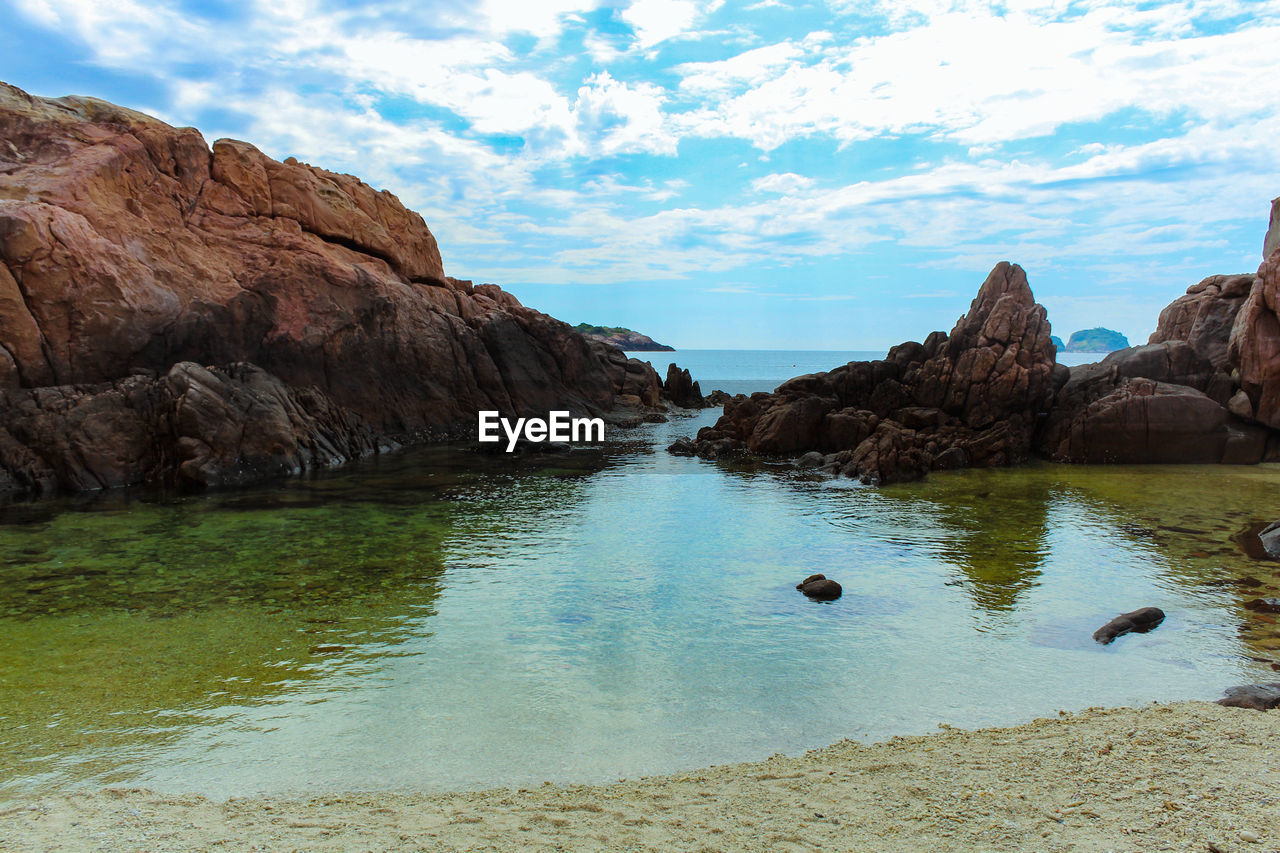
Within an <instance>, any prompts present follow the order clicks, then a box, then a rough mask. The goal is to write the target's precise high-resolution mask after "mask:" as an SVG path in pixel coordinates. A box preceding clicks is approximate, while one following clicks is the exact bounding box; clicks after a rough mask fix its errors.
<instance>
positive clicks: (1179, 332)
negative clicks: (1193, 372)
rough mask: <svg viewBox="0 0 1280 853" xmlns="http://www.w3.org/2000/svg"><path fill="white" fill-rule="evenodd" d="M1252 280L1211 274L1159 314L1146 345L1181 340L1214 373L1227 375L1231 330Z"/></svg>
mask: <svg viewBox="0 0 1280 853" xmlns="http://www.w3.org/2000/svg"><path fill="white" fill-rule="evenodd" d="M1256 279H1257V276H1256V275H1254V274H1252V273H1249V274H1245V275H1215V276H1210V277H1209V278H1206V279H1204V280H1203V281H1201V282H1199V283H1197V284H1193V285H1191V287H1189V288H1187V292H1186V294H1185V295H1184V296H1181V297H1179V298H1178V299H1175V300H1174V301H1173V302H1172V303H1170V304H1169V305H1168V307H1166V308H1165V309H1164V310H1163V311H1161V312H1160V320H1159V323H1158V324H1157V326H1156V330H1155V332H1153V333H1152V335H1151V338H1150V340H1149V341H1148V343H1152V344H1158V343H1164V342H1166V341H1185V342H1186V343H1187V344H1189V345H1190V346H1191V347H1192V348H1193V349H1194V350H1195V351H1196V353H1197V354H1198V355H1199V356H1200V357H1201V358H1203V359H1204V360H1205V361H1207V362H1209V363H1210V364H1211V365H1213V367H1214V369H1215V370H1224V371H1226V372H1230V359H1229V358H1228V352H1227V351H1228V344H1229V343H1230V339H1231V327H1232V326H1233V325H1235V321H1236V315H1237V314H1239V313H1240V307H1241V306H1242V305H1244V303H1245V300H1246V299H1248V297H1249V292H1250V291H1251V290H1252V289H1253V283H1254V281H1255V280H1256Z"/></svg>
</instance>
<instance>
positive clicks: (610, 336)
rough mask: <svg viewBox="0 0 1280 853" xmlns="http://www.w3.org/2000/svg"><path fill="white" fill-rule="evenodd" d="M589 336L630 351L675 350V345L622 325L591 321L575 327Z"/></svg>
mask: <svg viewBox="0 0 1280 853" xmlns="http://www.w3.org/2000/svg"><path fill="white" fill-rule="evenodd" d="M573 328H574V329H575V330H576V331H577V332H579V333H580V334H582V335H585V336H586V337H588V338H591V339H593V340H597V341H603V342H604V343H606V344H612V345H613V346H615V347H617V348H618V349H620V350H628V351H630V352H675V351H676V348H675V347H669V346H667V345H666V344H660V343H658V342H657V341H655V340H654V339H653V338H651V337H649V336H648V335H642V334H640V333H639V332H635V331H632V330H631V329H624V328H623V327H622V326H593V325H591V324H590V323H579V324H578V325H576V326H574V327H573Z"/></svg>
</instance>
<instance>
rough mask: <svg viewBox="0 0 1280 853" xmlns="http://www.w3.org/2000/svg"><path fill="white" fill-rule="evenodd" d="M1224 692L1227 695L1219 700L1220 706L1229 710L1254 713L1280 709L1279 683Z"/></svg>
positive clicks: (1231, 689)
mask: <svg viewBox="0 0 1280 853" xmlns="http://www.w3.org/2000/svg"><path fill="white" fill-rule="evenodd" d="M1223 692H1224V693H1225V694H1226V695H1225V696H1224V697H1223V698H1221V699H1219V700H1218V704H1219V705H1226V706H1227V707H1229V708H1249V709H1251V710H1254V711H1270V710H1271V709H1272V708H1280V684H1277V683H1271V684H1243V685H1240V686H1239V687H1228V688H1227V689H1226V690H1225V691H1223Z"/></svg>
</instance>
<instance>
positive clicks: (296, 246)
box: [0, 84, 661, 488]
mask: <svg viewBox="0 0 1280 853" xmlns="http://www.w3.org/2000/svg"><path fill="white" fill-rule="evenodd" d="M0 139H3V141H4V144H3V145H0V389H9V390H10V391H17V390H18V389H37V388H42V387H46V386H57V387H66V386H84V385H97V386H103V385H104V384H111V383H119V382H121V381H122V380H125V379H126V377H129V376H130V375H131V374H133V373H136V372H138V371H146V370H149V371H153V372H155V373H157V374H168V373H169V370H170V368H171V367H172V366H173V365H175V364H178V363H180V362H194V363H197V364H232V363H241V362H245V363H251V364H253V365H256V366H257V367H259V368H261V369H262V370H263V371H265V372H266V374H268V375H270V376H271V377H273V381H279V382H280V383H281V385H282V387H284V388H287V389H293V390H291V391H290V393H294V392H295V391H301V390H305V389H314V390H315V392H316V393H319V394H321V395H323V397H324V399H325V400H326V401H328V404H331V405H332V406H335V407H338V408H340V409H341V410H343V411H344V412H345V414H344V415H343V417H344V418H351V419H358V420H359V421H361V422H363V423H364V424H366V425H367V427H368V428H369V429H370V430H372V431H373V432H374V433H376V434H378V435H385V436H394V437H399V438H402V439H403V438H406V437H413V436H417V437H423V436H440V435H446V434H452V435H466V434H470V433H472V432H473V431H474V429H475V426H474V424H475V413H476V411H477V410H479V409H496V410H498V411H500V412H502V413H503V414H507V415H519V416H532V415H543V416H545V414H546V412H547V411H548V410H550V409H567V410H569V411H571V412H573V413H574V414H590V415H597V414H601V413H606V412H608V411H610V410H612V409H613V408H614V407H615V405H616V404H618V403H619V401H625V402H631V403H634V404H635V405H653V404H656V403H657V401H658V396H659V393H660V387H661V386H660V380H659V378H658V376H657V374H656V373H655V372H654V371H653V370H652V368H650V367H649V366H648V365H647V364H642V363H640V362H634V363H631V362H629V361H628V360H627V359H626V357H625V356H624V355H622V354H621V353H620V352H618V351H616V350H614V349H613V348H611V347H608V346H606V345H604V344H600V343H598V342H592V341H588V340H586V339H585V338H583V337H582V336H581V335H579V334H577V333H576V332H574V331H573V330H572V329H571V328H570V327H568V326H567V325H565V324H564V323H561V322H560V321H558V320H555V319H554V318H551V317H548V316H546V315H544V314H541V313H539V312H537V311H534V310H532V309H529V308H526V307H524V306H522V305H520V303H519V302H518V301H517V300H516V299H515V298H514V297H513V296H511V295H510V294H508V293H505V292H503V291H502V290H501V289H499V288H498V287H496V286H493V285H482V286H477V287H472V286H471V285H470V283H469V282H463V281H458V280H456V279H451V278H448V277H446V276H445V275H444V269H443V264H442V261H441V257H440V251H439V249H438V247H437V245H436V241H435V238H434V237H433V236H432V234H431V231H430V229H428V228H427V226H426V224H425V223H424V222H423V220H422V218H421V217H420V216H419V215H418V214H417V213H414V212H413V211H411V210H408V209H406V208H405V207H404V206H403V205H402V204H401V203H400V202H399V201H398V200H397V199H396V198H395V196H393V195H391V194H390V193H388V192H386V191H377V190H374V189H373V188H372V187H370V186H368V185H367V184H365V183H363V182H361V181H360V180H358V179H357V178H354V177H351V176H349V175H339V174H334V173H331V172H327V171H324V170H323V169H318V168H315V167H312V166H308V165H305V164H302V163H298V162H296V161H294V160H293V159H292V158H291V159H289V160H286V161H285V162H283V163H280V162H276V161H274V160H272V159H271V158H269V157H267V156H265V155H264V154H262V153H261V152H260V151H258V150H257V149H256V148H254V147H253V146H251V145H249V144H247V143H244V142H235V141H232V140H219V141H218V142H216V143H215V144H214V145H213V148H212V150H211V149H210V148H209V146H208V145H206V143H205V141H204V139H203V138H202V137H201V135H200V134H199V133H198V132H197V131H196V130H194V129H191V128H174V127H170V126H169V125H167V124H164V123H163V122H160V121H158V120H156V119H154V118H151V117H149V116H146V115H143V114H141V113H137V112H134V111H132V110H128V109H124V108H121V107H117V106H114V105H111V104H108V103H105V102H103V101H98V100H95V99H91V98H60V99H56V100H48V99H42V98H33V97H31V96H29V95H27V94H26V93H24V92H22V91H20V90H18V89H16V88H13V87H11V86H7V85H4V84H0ZM113 387H114V386H113ZM130 387H132V386H130ZM101 393H107V394H116V395H119V394H123V393H124V392H123V391H121V390H120V389H118V388H117V389H116V390H114V391H103V392H101ZM131 393H132V392H131ZM138 393H141V392H138ZM18 396H19V397H20V396H21V395H18ZM75 398H76V399H77V400H82V398H83V392H76V393H75ZM15 399H17V398H15ZM112 399H114V398H112ZM102 405H108V404H107V403H105V402H104V403H103V404H102ZM112 407H114V408H112ZM109 408H112V410H113V411H115V410H116V409H118V408H119V407H118V406H115V404H110V405H109ZM125 408H126V409H127V408H128V406H125ZM233 408H234V407H233ZM11 417H12V413H11V412H10V411H8V410H0V427H5V428H7V427H8V423H9V421H10V420H11ZM317 438H318V437H317ZM15 440H16V439H15ZM304 455H305V454H304ZM338 455H339V456H345V455H346V454H345V453H343V454H338ZM15 458H16V457H15ZM299 458H301V457H299ZM169 462H170V460H168V459H165V460H161V465H162V467H163V465H165V464H169ZM304 463H305V460H304ZM307 464H310V463H307ZM50 465H51V466H52V469H56V468H57V465H54V464H53V463H50ZM142 467H146V466H142ZM268 467H272V468H273V470H274V469H276V468H280V467H282V466H280V465H275V463H271V464H270V465H269V466H268ZM283 467H285V468H288V467H290V466H289V465H283ZM248 468H249V469H251V468H253V466H252V465H249V466H248ZM126 469H127V470H128V471H131V472H134V473H133V474H129V475H128V476H125V475H124V473H123V472H124V471H125V470H126ZM95 470H96V469H95ZM138 470H140V467H139V466H136V465H132V464H126V463H125V462H123V461H121V462H120V465H119V471H117V472H116V473H115V474H104V475H103V476H102V477H98V476H97V474H95V477H94V478H91V479H85V478H81V477H78V476H70V475H68V476H67V477H64V478H61V479H60V480H59V481H58V482H59V483H61V485H63V486H64V487H67V488H82V487H84V485H85V484H86V483H91V482H104V483H105V482H110V483H113V484H114V483H116V482H118V481H128V482H135V481H137V477H136V476H135V475H136V472H137V471H138ZM11 475H12V471H11V472H10V475H7V476H8V479H9V480H10V481H13V477H12V476H11ZM41 482H45V481H43V480H42V481H41Z"/></svg>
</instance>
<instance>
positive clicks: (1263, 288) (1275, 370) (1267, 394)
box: [1229, 217, 1280, 429]
mask: <svg viewBox="0 0 1280 853" xmlns="http://www.w3.org/2000/svg"><path fill="white" fill-rule="evenodd" d="M1273 222H1274V217H1273ZM1273 231H1274V226H1273ZM1229 356H1230V359H1231V363H1232V364H1233V365H1234V366H1235V367H1236V368H1237V369H1238V370H1239V376H1240V385H1241V387H1242V388H1243V390H1244V392H1245V394H1246V395H1247V396H1248V398H1249V403H1250V407H1251V408H1252V410H1253V419H1254V420H1256V421H1258V422H1259V423H1261V424H1264V425H1266V426H1268V427H1270V428H1271V429H1280V250H1277V251H1273V252H1272V253H1271V255H1270V256H1269V257H1268V258H1267V259H1266V260H1265V261H1263V262H1262V266H1261V267H1259V268H1258V277H1257V279H1256V280H1255V281H1254V283H1253V287H1252V289H1251V290H1250V291H1249V296H1248V298H1247V299H1246V300H1245V302H1244V305H1243V306H1242V307H1241V308H1240V312H1239V313H1238V314H1237V315H1236V321H1235V324H1234V326H1233V327H1232V329H1231V340H1230V351H1229Z"/></svg>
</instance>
